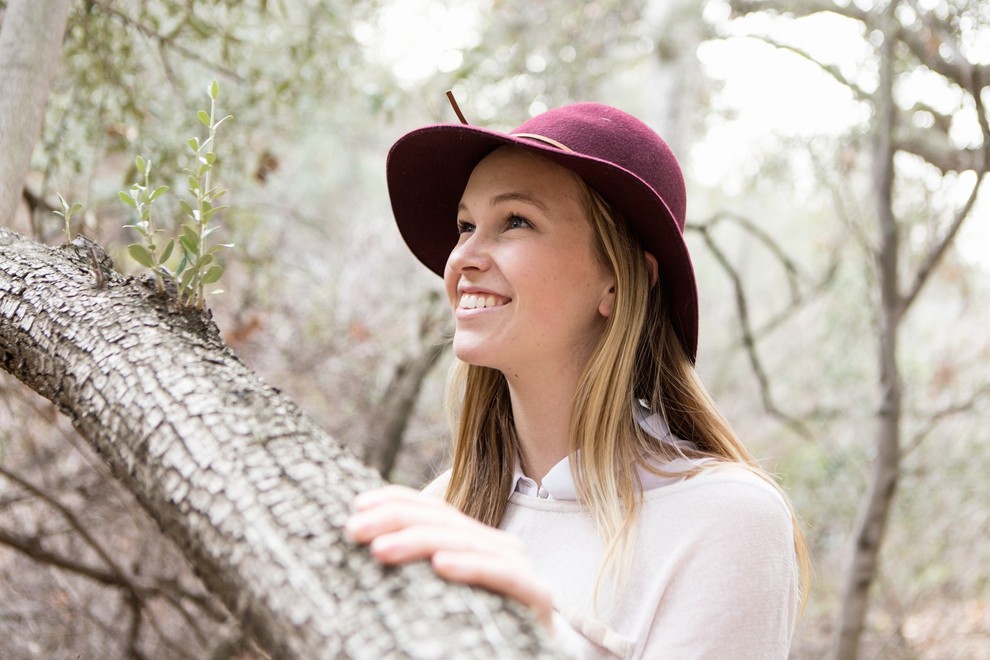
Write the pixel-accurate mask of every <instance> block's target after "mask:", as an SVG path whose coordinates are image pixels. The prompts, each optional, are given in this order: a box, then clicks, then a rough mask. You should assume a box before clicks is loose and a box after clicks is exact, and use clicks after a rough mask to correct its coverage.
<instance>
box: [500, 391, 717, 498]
mask: <svg viewBox="0 0 990 660" xmlns="http://www.w3.org/2000/svg"><path fill="white" fill-rule="evenodd" d="M633 415H634V416H635V417H636V423H637V424H639V426H640V428H641V429H643V430H644V431H646V432H647V433H648V434H650V435H651V436H653V437H654V438H656V439H657V440H660V441H662V442H669V443H671V444H673V445H675V446H676V447H678V448H679V449H681V450H685V449H696V446H695V444H694V443H693V442H689V441H688V440H682V439H680V438H678V437H677V436H675V435H674V434H672V433H671V432H670V429H668V428H667V424H666V423H665V422H664V421H663V418H662V417H661V416H660V415H658V414H655V413H654V414H650V412H649V410H647V409H646V407H644V406H643V405H642V404H641V403H639V402H637V403H636V405H635V406H634V407H633ZM707 460H709V459H693V458H675V459H673V460H671V461H668V462H666V463H664V462H660V461H657V460H655V459H650V460H649V463H650V466H651V467H653V468H658V469H662V470H663V471H664V472H667V473H681V472H687V471H688V470H691V469H693V468H695V467H697V466H699V465H701V464H702V463H703V462H705V461H707ZM637 472H638V473H639V480H640V483H641V484H642V485H643V490H644V491H649V490H654V489H656V488H660V487H661V486H666V485H668V484H673V483H677V482H678V481H683V480H684V477H683V476H679V475H677V474H674V475H670V476H663V475H659V474H656V473H654V472H651V471H650V470H648V469H646V467H644V466H643V465H638V466H637ZM511 492H513V493H519V494H520V495H525V496H527V497H536V498H539V499H541V500H558V501H564V502H567V501H576V500H577V499H578V496H577V485H576V484H575V483H574V475H573V474H572V473H571V457H570V456H565V457H564V458H562V459H561V460H560V462H558V463H557V464H556V465H554V466H553V467H552V468H550V471H549V472H547V473H546V475H544V477H543V482H542V483H541V484H537V483H536V481H535V480H533V479H530V478H529V477H527V476H526V475H525V474H523V471H522V465H521V464H520V462H519V459H518V457H517V458H516V463H515V467H514V470H513V476H512V491H511Z"/></svg>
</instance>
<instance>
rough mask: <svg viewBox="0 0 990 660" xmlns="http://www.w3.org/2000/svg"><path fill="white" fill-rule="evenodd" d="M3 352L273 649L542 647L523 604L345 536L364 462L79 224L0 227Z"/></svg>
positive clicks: (437, 652)
mask: <svg viewBox="0 0 990 660" xmlns="http://www.w3.org/2000/svg"><path fill="white" fill-rule="evenodd" d="M0 367H2V368H4V369H6V370H8V371H10V372H11V373H12V374H13V375H14V376H16V377H17V378H19V379H20V380H21V381H23V382H24V383H25V384H27V385H28V387H30V388H31V389H33V390H35V391H36V392H38V393H40V394H42V395H43V396H45V397H46V398H48V399H50V400H51V401H52V402H53V403H55V404H56V405H57V406H58V408H59V409H60V410H61V411H62V412H63V413H65V414H66V415H68V416H69V417H70V418H71V419H72V421H73V423H74V425H75V427H76V428H77V429H78V431H79V432H80V434H81V435H82V436H83V437H84V438H85V439H86V440H87V441H88V442H89V443H90V444H91V445H92V446H93V447H94V448H95V449H96V451H97V452H98V453H99V454H100V455H101V456H102V457H103V458H104V459H105V460H106V461H107V462H108V463H109V465H110V466H111V468H112V469H113V472H114V475H115V476H116V477H117V478H118V479H120V480H121V481H122V482H123V483H124V485H125V486H126V487H127V488H128V489H129V490H130V491H131V492H133V493H134V495H135V496H136V497H137V499H138V500H139V501H140V502H141V504H142V505H143V506H144V507H145V508H146V509H147V510H148V511H149V512H150V514H151V515H152V516H153V517H154V519H155V520H156V521H157V522H158V524H159V525H160V526H161V528H162V530H163V532H164V533H165V534H166V535H167V536H168V537H169V538H171V539H172V540H174V541H175V542H176V543H177V544H178V546H179V547H180V548H181V550H182V551H183V553H184V554H185V556H186V557H187V558H188V560H189V561H190V563H191V564H192V565H193V567H194V568H195V569H196V571H197V573H198V574H199V575H200V576H201V577H202V579H203V581H204V582H205V584H206V585H207V586H208V587H209V588H210V589H211V590H213V591H214V592H215V593H216V594H217V595H218V596H219V597H220V598H221V599H222V600H223V601H224V602H225V603H226V604H227V606H228V607H229V608H230V610H231V611H232V612H233V613H234V614H235V615H236V616H237V617H238V618H239V619H240V620H241V621H242V622H243V625H244V628H245V630H247V631H249V632H250V634H252V635H253V636H254V637H255V638H256V640H257V641H258V642H259V644H261V645H262V646H263V647H264V648H266V649H268V650H269V651H270V652H271V653H272V654H273V655H275V656H277V657H303V658H317V657H352V658H383V657H417V658H441V657H479V658H480V657H501V656H509V657H550V656H552V655H553V654H552V651H550V650H549V647H548V646H547V643H546V639H545V638H544V637H542V636H541V633H540V631H539V630H538V629H537V627H536V625H535V623H534V622H533V620H532V618H531V617H530V616H529V614H528V613H527V612H525V611H523V608H522V607H520V606H518V605H516V604H514V603H509V602H506V601H504V600H503V599H501V598H498V597H496V596H494V595H492V594H489V593H487V592H484V591H481V590H472V589H468V588H465V587H459V586H456V585H450V584H447V583H445V582H443V581H442V580H440V579H439V578H437V577H436V576H435V575H434V574H433V572H432V570H431V569H430V568H429V566H428V565H427V564H426V563H425V562H421V563H417V564H413V565H409V566H405V567H402V568H400V569H386V568H383V567H382V566H381V565H380V564H378V563H377V562H376V561H375V560H374V559H373V558H371V556H370V555H369V554H368V553H367V551H366V550H365V549H364V548H359V547H356V546H354V545H353V544H351V543H350V542H349V541H347V540H346V539H345V538H344V536H343V533H342V529H341V528H342V525H343V523H344V521H345V520H346V518H347V516H348V513H349V510H350V501H351V499H352V497H353V495H354V494H355V493H357V492H359V491H361V490H363V489H365V488H368V487H371V486H375V485H378V484H380V483H381V481H380V479H379V478H378V477H377V475H376V474H375V473H374V472H373V471H371V470H370V469H368V468H366V467H365V466H364V465H362V464H361V463H360V462H359V461H358V460H356V459H355V458H354V457H352V456H351V455H350V454H349V453H348V452H347V451H345V450H343V449H342V448H341V447H340V446H339V445H337V444H336V443H335V442H334V441H333V440H331V439H330V438H329V437H328V436H327V435H326V434H324V433H323V432H322V431H321V430H320V429H318V428H316V427H315V425H314V424H313V423H312V422H311V421H310V420H309V419H307V418H306V417H305V416H304V415H302V414H301V413H300V411H299V410H298V409H297V408H296V407H295V406H294V405H293V404H292V403H291V402H289V401H288V400H287V399H286V398H285V397H284V396H282V395H281V394H280V393H279V392H278V391H277V390H275V389H273V388H271V387H270V386H268V385H266V384H265V383H263V382H262V381H261V380H260V379H259V378H258V377H257V376H256V375H255V374H253V373H252V372H251V371H250V370H249V369H247V368H246V367H245V366H244V365H243V364H242V363H241V362H240V361H239V360H238V359H237V358H236V357H235V356H234V355H233V354H232V353H231V352H230V351H229V350H228V349H227V348H226V347H225V346H224V345H223V343H222V342H221V340H220V338H219V335H218V333H217V330H216V328H215V326H214V325H213V324H212V322H210V321H209V320H208V319H207V318H205V317H203V316H201V315H198V314H192V313H179V312H175V311H173V310H172V309H171V307H170V302H169V300H168V299H167V298H165V297H164V296H159V295H158V294H156V293H155V292H154V288H153V286H149V285H148V284H146V283H144V282H143V281H139V280H135V279H132V278H124V277H122V276H120V275H119V274H117V273H115V272H114V271H113V270H112V265H111V264H110V263H109V260H108V259H107V258H106V257H105V255H103V253H102V251H101V250H100V249H99V248H98V247H96V246H95V245H93V244H92V243H89V242H88V241H86V240H85V239H81V238H80V239H77V240H76V241H74V243H73V245H72V246H65V247H59V248H51V247H46V246H43V245H40V244H38V243H34V242H32V241H29V240H27V239H25V238H23V237H21V236H19V235H17V234H15V233H13V232H10V231H8V230H5V229H0Z"/></svg>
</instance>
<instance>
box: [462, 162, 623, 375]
mask: <svg viewBox="0 0 990 660" xmlns="http://www.w3.org/2000/svg"><path fill="white" fill-rule="evenodd" d="M581 200H582V190H581V187H580V184H579V182H578V181H577V180H576V178H575V177H574V175H573V174H571V173H570V172H569V171H568V170H566V169H564V168H563V167H560V166H558V165H556V164H554V163H551V162H549V161H546V160H543V159H541V158H538V157H535V156H533V155H531V154H529V153H528V152H525V151H522V150H519V149H515V148H513V147H503V148H501V149H498V150H496V151H495V152H493V153H492V154H490V155H489V156H488V157H487V158H485V159H484V160H482V161H481V162H480V163H479V164H478V165H477V167H475V169H474V171H473V172H472V174H471V178H470V179H469V180H468V183H467V186H466V187H465V189H464V194H463V196H462V197H461V203H460V206H459V210H458V215H457V227H458V232H459V240H458V243H457V246H456V247H455V248H454V249H453V251H452V252H451V253H450V257H449V258H448V259H447V268H446V272H445V274H444V282H445V284H446V288H447V296H448V298H449V299H450V304H451V307H452V308H453V310H454V319H455V324H456V329H455V333H454V353H455V354H456V355H457V357H458V358H460V359H461V360H464V361H465V362H468V363H470V364H475V365H480V366H485V367H491V368H493V369H498V370H500V371H501V372H502V373H503V374H505V375H506V377H508V378H513V377H517V376H520V375H522V374H525V373H527V372H530V371H533V370H539V372H540V373H541V374H543V375H544V376H552V374H553V373H555V371H554V370H561V369H566V370H568V371H572V370H573V369H575V368H576V369H577V370H580V369H581V368H582V367H583V366H584V364H585V363H586V362H587V360H588V358H589V357H590V355H591V351H592V350H593V348H594V346H595V342H596V341H597V339H598V337H599V336H600V335H601V332H602V328H603V326H604V319H605V317H606V316H608V315H609V314H610V313H611V306H612V301H613V299H614V293H613V292H612V291H611V289H612V287H613V284H614V279H613V278H612V276H611V274H609V273H608V272H606V270H605V268H604V267H603V266H602V265H601V262H600V261H599V259H598V258H597V256H596V252H595V246H594V243H593V235H592V228H591V225H590V223H589V221H588V218H587V215H586V213H585V210H584V205H583V204H582V201H581ZM548 370H549V371H548Z"/></svg>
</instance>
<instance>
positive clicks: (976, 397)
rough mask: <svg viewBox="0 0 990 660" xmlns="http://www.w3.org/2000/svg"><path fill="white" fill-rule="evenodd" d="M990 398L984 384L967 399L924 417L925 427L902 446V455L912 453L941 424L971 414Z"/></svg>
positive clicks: (988, 387) (988, 384) (989, 386)
mask: <svg viewBox="0 0 990 660" xmlns="http://www.w3.org/2000/svg"><path fill="white" fill-rule="evenodd" d="M988 398H990V383H984V384H983V386H982V387H978V388H977V389H976V390H975V391H974V392H973V393H972V394H971V395H970V396H969V397H968V398H967V399H965V400H963V401H959V402H956V403H953V404H950V405H948V406H945V407H944V408H942V409H940V410H937V411H935V412H934V413H929V414H927V415H925V425H924V426H922V427H921V428H920V429H919V430H918V432H917V433H915V434H914V435H912V436H911V439H910V440H909V441H908V442H906V443H905V445H904V452H903V453H904V455H905V456H906V455H907V454H909V453H911V452H913V451H914V450H916V449H917V448H918V447H920V446H921V445H922V443H924V441H925V440H926V439H927V438H928V436H929V435H931V434H932V432H934V431H935V429H937V428H938V427H939V426H940V425H941V424H942V422H944V421H945V420H947V419H950V418H952V417H955V416H956V415H960V414H962V413H968V412H972V410H973V409H974V408H976V406H977V405H979V404H980V403H982V402H983V401H985V400H987V399H988Z"/></svg>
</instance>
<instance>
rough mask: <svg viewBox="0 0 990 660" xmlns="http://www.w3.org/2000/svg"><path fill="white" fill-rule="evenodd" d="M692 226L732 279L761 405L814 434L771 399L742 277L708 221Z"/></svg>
mask: <svg viewBox="0 0 990 660" xmlns="http://www.w3.org/2000/svg"><path fill="white" fill-rule="evenodd" d="M693 227H694V228H695V229H697V231H698V232H699V233H700V234H701V236H702V238H703V239H704V241H705V244H706V245H708V248H709V249H710V250H711V251H712V254H713V255H714V256H715V259H716V261H718V263H719V265H721V266H722V268H723V270H725V273H726V275H728V277H729V279H730V280H731V281H732V288H733V291H734V293H735V300H736V314H737V316H738V317H739V325H740V332H741V334H742V342H743V347H744V349H745V351H746V356H747V357H748V358H749V364H750V368H751V369H752V370H753V374H754V375H755V376H756V380H757V382H758V383H759V386H760V399H761V400H762V402H763V408H764V410H766V411H767V413H769V414H770V415H772V416H774V417H776V418H777V419H779V420H781V422H783V423H784V425H785V426H786V427H787V428H789V429H791V430H792V431H793V432H794V433H796V434H798V435H799V436H801V437H802V438H804V439H806V440H812V439H813V436H812V434H811V431H810V430H809V429H808V428H807V427H806V426H805V425H804V424H803V423H802V422H801V421H800V420H799V419H797V418H795V417H792V416H790V415H788V414H786V413H784V412H783V411H782V410H781V409H780V408H779V407H778V406H777V404H776V402H775V401H774V399H773V393H772V391H771V387H770V379H769V378H768V377H767V373H766V370H765V369H764V368H763V361H762V360H761V359H760V355H759V351H758V350H757V346H756V339H755V337H754V335H753V328H752V325H751V323H750V320H749V306H748V303H747V301H746V293H745V290H744V289H743V285H742V279H741V278H740V277H739V273H738V272H736V270H735V268H733V267H732V264H730V263H729V260H728V258H727V257H726V255H725V253H724V252H722V250H721V248H719V247H718V245H717V244H716V243H715V240H714V239H713V238H712V235H711V232H710V231H709V227H708V226H707V225H701V226H697V225H693Z"/></svg>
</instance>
